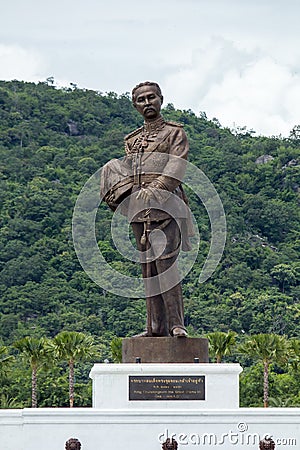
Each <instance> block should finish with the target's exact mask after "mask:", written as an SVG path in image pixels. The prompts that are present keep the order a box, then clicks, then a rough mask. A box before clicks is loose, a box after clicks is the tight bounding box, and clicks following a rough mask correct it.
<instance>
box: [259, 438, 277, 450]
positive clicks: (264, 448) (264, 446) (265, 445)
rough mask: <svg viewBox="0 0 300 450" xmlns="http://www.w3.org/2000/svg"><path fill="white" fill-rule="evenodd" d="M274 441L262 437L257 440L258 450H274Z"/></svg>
mask: <svg viewBox="0 0 300 450" xmlns="http://www.w3.org/2000/svg"><path fill="white" fill-rule="evenodd" d="M274 449H275V442H274V441H273V439H271V438H264V439H262V440H261V441H260V442H259V450H274Z"/></svg>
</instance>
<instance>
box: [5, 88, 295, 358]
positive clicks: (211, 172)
mask: <svg viewBox="0 0 300 450" xmlns="http://www.w3.org/2000/svg"><path fill="white" fill-rule="evenodd" d="M0 108H1V110H0V118H1V120H0V139H1V140H0V174H1V175H0V177H1V178H0V180H1V181H0V183H1V189H0V224H1V230H0V341H2V343H3V344H4V345H7V346H9V345H11V343H12V342H14V341H15V340H17V339H20V338H22V337H24V336H26V335H34V336H37V337H40V336H48V337H53V336H55V335H56V334H57V333H58V332H60V331H62V330H75V331H84V332H86V333H90V334H92V335H93V336H95V338H96V339H97V340H98V341H99V342H102V343H103V344H104V345H105V348H106V349H107V350H104V353H103V355H104V356H105V355H107V354H108V351H109V350H108V346H107V345H108V343H109V341H110V339H111V338H112V337H113V336H126V335H128V336H129V335H132V334H135V333H137V332H140V331H142V330H143V328H144V322H145V304H144V300H143V299H140V300H134V301H133V300H131V299H127V298H121V297H116V296H113V295H112V294H110V293H108V292H105V291H103V290H102V289H101V288H99V287H98V286H97V285H96V284H94V283H93V282H92V281H91V280H90V279H89V278H88V277H87V275H86V274H85V273H84V271H83V270H82V268H81V266H80V264H79V262H78V260H77V257H76V254H75V251H74V248H73V242H72V230H71V222H72V213H73V208H74V205H75V202H76V198H77V196H78V194H79V192H80V190H81V188H82V187H83V185H84V183H85V182H86V181H87V180H88V178H89V177H90V175H92V174H93V173H94V172H95V171H96V170H97V169H98V168H99V167H101V166H102V165H103V164H104V163H105V162H107V161H108V160H110V159H111V158H112V157H119V156H122V155H123V137H124V135H126V134H127V133H129V132H130V131H131V130H133V129H135V128H136V127H137V126H140V125H141V120H140V117H139V116H138V114H137V113H136V111H135V110H134V108H133V107H132V105H131V102H130V98H129V96H128V95H123V96H117V95H116V94H114V93H109V94H105V95H103V94H101V93H99V92H95V91H91V90H85V89H78V88H76V87H75V86H73V87H72V89H71V88H70V89H56V88H55V87H54V86H53V85H52V84H51V80H49V81H48V83H39V84H33V83H24V82H19V81H11V82H0ZM163 114H164V116H165V118H167V119H168V120H174V121H177V122H181V123H182V124H183V125H184V128H185V131H186V133H187V135H188V137H189V141H190V148H191V150H190V161H191V162H192V163H193V164H195V165H196V166H198V167H199V168H201V169H202V170H203V171H204V173H205V174H206V175H207V176H208V177H209V178H210V180H211V181H212V183H213V184H214V186H215V188H216V189H217V191H218V193H219V195H220V197H221V200H222V202H223V205H224V208H225V212H226V218H227V225H228V234H227V244H226V248H225V252H224V255H223V258H222V260H221V263H220V264H219V266H218V268H217V270H216V272H215V273H214V275H213V276H212V278H211V279H209V280H208V281H207V282H205V283H204V284H199V283H198V277H199V273H200V270H201V265H202V263H203V261H204V258H205V256H206V254H207V252H208V248H209V243H210V228H209V220H208V217H207V216H206V213H205V210H204V208H203V206H202V205H199V203H198V202H197V199H196V198H194V197H193V194H191V196H190V204H191V209H192V210H193V212H194V214H195V216H196V217H197V220H198V222H199V229H200V233H201V245H200V248H201V251H202V254H201V255H200V257H199V261H197V263H196V264H195V266H194V267H193V269H192V271H191V273H190V274H189V275H188V276H187V277H186V278H185V280H184V282H183V288H184V295H185V308H186V313H185V316H186V322H187V326H188V328H189V333H190V334H191V335H193V334H195V335H196V334H197V335H201V334H203V333H207V332H210V331H216V330H219V331H227V330H228V329H231V330H233V331H236V332H237V333H238V334H241V333H242V334H253V333H277V334H284V335H286V336H288V337H299V334H300V333H299V331H300V301H299V297H300V288H299V280H300V262H299V252H300V225H299V224H300V221H299V192H300V139H297V135H295V136H294V137H293V138H291V139H281V138H278V137H273V138H265V137H254V136H253V134H252V133H251V132H247V130H237V131H235V132H234V133H233V132H231V131H230V130H229V129H223V128H221V127H220V125H219V123H218V121H217V120H213V121H209V120H207V118H206V116H205V113H202V114H201V115H200V117H197V116H196V115H195V114H194V113H193V112H192V111H179V110H176V109H174V107H173V106H172V105H171V104H169V105H167V106H166V107H165V108H164V111H163ZM264 155H269V157H267V158H266V157H265V158H260V159H258V158H259V157H262V156H264ZM110 217H111V215H110V212H109V211H108V210H107V209H106V208H105V207H103V208H102V207H101V211H100V212H99V217H98V222H97V223H98V225H97V229H98V236H97V239H98V240H99V245H100V246H101V249H102V251H104V253H105V254H106V255H107V259H108V261H110V262H111V263H112V264H118V261H119V257H118V254H117V251H116V250H115V249H114V247H113V245H112V243H111V236H110V227H109V224H110ZM125 270H126V269H125ZM128 270H130V268H128ZM104 356H103V357H104Z"/></svg>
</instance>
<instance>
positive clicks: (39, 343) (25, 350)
mask: <svg viewBox="0 0 300 450" xmlns="http://www.w3.org/2000/svg"><path fill="white" fill-rule="evenodd" d="M14 347H15V348H16V349H17V350H19V352H20V353H21V354H22V355H23V357H24V358H25V359H29V363H30V367H31V407H32V408H36V407H37V373H38V370H39V369H40V368H41V367H42V366H43V365H44V364H45V363H46V362H48V361H49V356H48V340H47V339H46V338H39V339H38V338H35V337H30V336H26V337H24V338H23V339H20V340H19V341H17V342H15V343H14Z"/></svg>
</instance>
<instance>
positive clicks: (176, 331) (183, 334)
mask: <svg viewBox="0 0 300 450" xmlns="http://www.w3.org/2000/svg"><path fill="white" fill-rule="evenodd" d="M173 336H174V337H187V332H186V331H185V330H184V329H183V328H179V327H176V328H174V330H173Z"/></svg>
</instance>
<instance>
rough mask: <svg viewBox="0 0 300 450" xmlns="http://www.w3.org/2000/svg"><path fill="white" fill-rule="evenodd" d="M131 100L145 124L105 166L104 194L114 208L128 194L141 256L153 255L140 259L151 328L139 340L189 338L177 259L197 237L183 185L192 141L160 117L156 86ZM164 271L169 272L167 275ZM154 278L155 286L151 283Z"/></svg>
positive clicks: (137, 91)
mask: <svg viewBox="0 0 300 450" xmlns="http://www.w3.org/2000/svg"><path fill="white" fill-rule="evenodd" d="M132 102H133V105H134V107H135V108H136V109H137V111H138V112H139V113H140V114H141V115H142V116H143V118H144V125H143V126H142V127H141V128H138V129H137V130H135V131H133V132H132V133H130V134H129V135H128V136H126V137H125V152H126V157H125V158H124V161H123V162H122V163H120V162H119V161H117V160H112V161H110V162H109V163H107V165H106V166H104V170H103V172H102V192H104V200H105V201H106V202H107V203H108V205H109V206H110V207H111V208H112V209H113V210H115V209H116V207H117V206H118V204H119V203H120V202H121V201H122V200H124V198H126V196H129V195H130V197H128V198H129V201H128V203H127V206H126V213H127V215H128V217H129V216H130V217H129V220H130V222H131V225H132V229H133V233H134V236H135V239H136V242H137V248H138V250H139V251H140V252H145V253H147V252H148V254H149V252H152V258H150V262H149V261H147V258H144V259H143V260H142V261H141V266H142V274H143V278H144V281H145V288H146V297H147V330H146V332H145V333H142V334H141V335H139V336H169V335H171V336H174V337H185V336H187V333H186V329H185V327H184V314H183V298H182V288H181V283H180V277H179V273H178V269H177V262H176V259H177V257H178V254H179V251H180V249H181V248H182V249H183V250H184V251H187V250H190V244H189V239H188V237H189V236H190V235H192V234H193V233H192V224H191V219H190V215H189V210H188V208H187V207H186V203H187V199H186V196H185V193H184V191H183V188H182V185H181V181H182V179H183V176H184V171H185V161H186V159H187V155H188V150H189V146H188V141H187V137H186V134H185V132H184V130H183V128H182V125H179V124H177V123H174V122H167V121H165V120H164V118H163V117H162V115H161V106H162V103H163V96H162V93H161V90H160V87H159V85H158V84H157V83H153V82H145V83H140V84H139V85H137V86H136V87H135V88H134V89H133V91H132ZM112 180H113V181H112ZM108 185H109V186H110V189H108V188H107V186H108ZM177 200H178V201H177ZM125 203H126V202H125ZM141 205H142V206H141ZM135 210H136V211H137V213H134V211H135ZM132 211H133V212H132ZM162 232H163V234H164V238H163V239H162ZM161 249H162V250H161ZM156 254H157V255H158V256H157V257H155V255H156ZM153 255H154V256H153ZM165 271H168V272H167V275H165V276H164V272H165ZM154 279H155V280H156V285H155V286H156V288H154V284H153V285H151V280H154ZM149 280H150V281H149ZM157 280H158V281H157ZM157 283H158V284H159V290H157Z"/></svg>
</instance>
